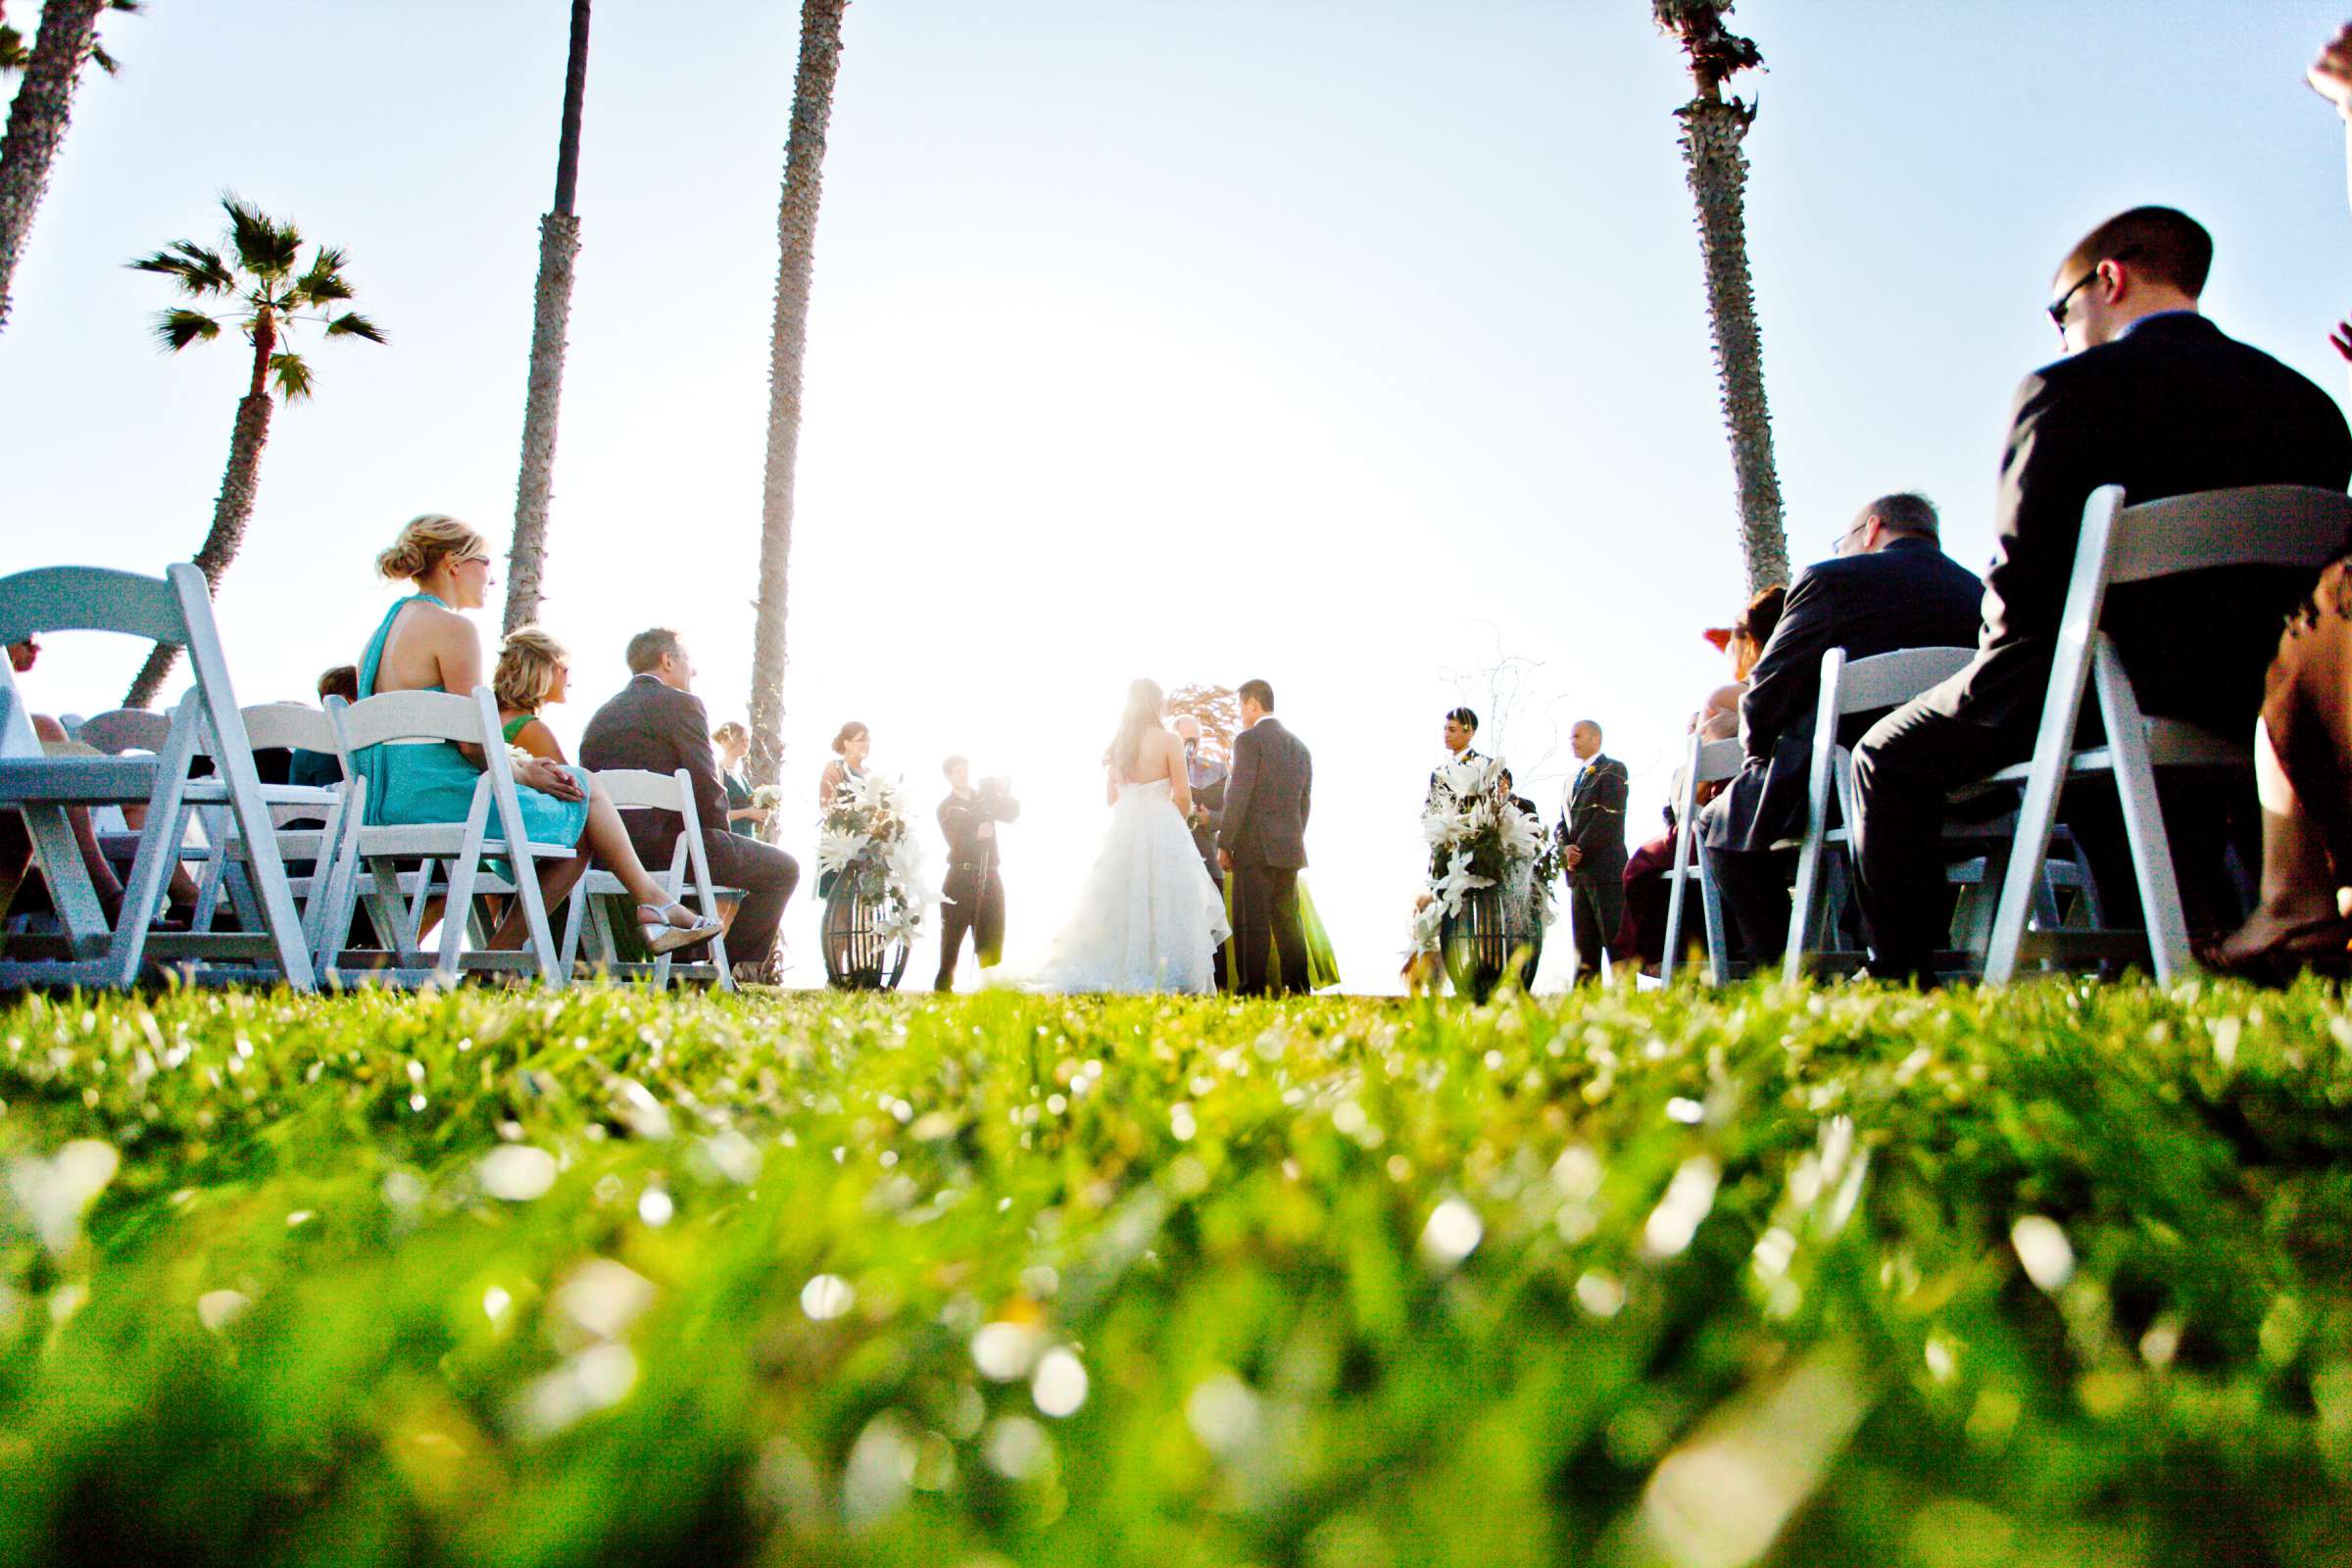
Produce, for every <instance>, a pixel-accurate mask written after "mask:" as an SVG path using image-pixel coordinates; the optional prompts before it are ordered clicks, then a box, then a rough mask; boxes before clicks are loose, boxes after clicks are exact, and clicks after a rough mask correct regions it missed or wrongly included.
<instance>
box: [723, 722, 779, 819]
mask: <svg viewBox="0 0 2352 1568" xmlns="http://www.w3.org/2000/svg"><path fill="white" fill-rule="evenodd" d="M711 745H712V746H714V747H716V748H718V781H719V782H720V783H721V784H723V785H725V786H726V788H727V828H728V830H729V831H730V832H734V833H740V834H742V835H743V836H744V837H745V838H747V839H756V838H758V837H759V836H760V829H761V828H763V827H765V826H766V825H767V818H768V815H769V812H768V809H767V808H766V807H764V806H760V805H759V804H757V803H756V802H755V801H754V799H753V797H752V783H751V780H749V779H747V778H745V777H744V776H743V760H744V759H745V758H746V757H749V756H750V755H751V752H752V732H751V731H750V730H748V729H746V728H745V727H744V726H743V725H741V724H739V723H737V722H736V721H735V720H733V719H731V718H730V719H728V720H727V721H726V722H725V723H724V724H721V725H719V726H718V728H716V729H714V730H712V731H711Z"/></svg>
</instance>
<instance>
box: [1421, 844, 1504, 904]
mask: <svg viewBox="0 0 2352 1568" xmlns="http://www.w3.org/2000/svg"><path fill="white" fill-rule="evenodd" d="M1494 885H1495V879H1494V878H1493V877H1491V876H1480V875H1478V874H1477V873H1476V872H1474V871H1472V870H1471V869H1470V857H1469V856H1467V855H1465V854H1463V853H1462V852H1461V851H1459V850H1456V851H1454V852H1453V858H1452V859H1451V860H1449V861H1447V862H1446V874H1445V875H1443V876H1441V877H1439V878H1437V879H1436V880H1435V881H1433V882H1432V883H1431V884H1430V889H1429V890H1430V891H1431V892H1432V893H1435V894H1436V895H1437V896H1438V902H1439V903H1441V904H1443V905H1444V906H1445V907H1446V913H1448V914H1459V913H1461V911H1462V896H1463V895H1464V894H1466V893H1469V892H1471V891H1473V890H1474V889H1477V888H1491V887H1493V886H1494Z"/></svg>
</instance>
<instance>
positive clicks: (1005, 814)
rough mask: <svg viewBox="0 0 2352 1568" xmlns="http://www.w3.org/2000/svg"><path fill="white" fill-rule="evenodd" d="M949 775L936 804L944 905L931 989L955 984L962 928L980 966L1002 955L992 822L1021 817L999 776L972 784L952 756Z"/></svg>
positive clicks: (968, 771)
mask: <svg viewBox="0 0 2352 1568" xmlns="http://www.w3.org/2000/svg"><path fill="white" fill-rule="evenodd" d="M940 770H941V771H942V772H944V773H946V774H947V776H948V798H947V799H946V800H944V801H942V802H940V803H939V830H940V832H941V833H942V834H944V835H945V836H946V837H947V841H948V876H947V881H946V882H945V883H943V884H942V885H941V887H940V892H941V893H942V894H943V895H944V896H945V897H946V899H947V901H948V902H947V905H946V907H944V908H943V909H942V910H941V911H940V921H939V977H938V979H937V980H936V981H935V982H934V983H933V986H932V989H933V990H935V991H953V990H955V989H956V958H957V957H958V956H961V955H962V952H963V937H964V933H965V932H967V931H968V932H970V933H971V935H972V948H973V951H974V952H975V953H977V954H978V955H979V957H980V967H981V968H983V969H993V968H995V967H996V966H997V960H998V959H999V958H1001V957H1003V956H1005V879H1004V877H1003V876H1002V875H1001V874H1000V872H1001V869H1002V866H1003V858H1002V848H1001V846H1000V844H999V842H998V839H997V824H998V823H999V822H1011V821H1015V820H1017V819H1018V818H1019V817H1020V814H1021V803H1020V802H1018V801H1016V800H1014V799H1013V798H1012V790H1011V787H1010V786H1009V785H1007V784H1006V783H1005V780H1003V779H1001V778H990V779H982V780H981V781H980V787H979V788H978V789H974V788H972V764H971V763H970V762H968V761H966V760H963V759H962V758H960V757H951V758H949V759H948V760H947V761H946V762H944V763H943V764H941V769H940Z"/></svg>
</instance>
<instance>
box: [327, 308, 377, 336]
mask: <svg viewBox="0 0 2352 1568" xmlns="http://www.w3.org/2000/svg"><path fill="white" fill-rule="evenodd" d="M326 335H327V336H328V337H364V338H366V339H367V340H368V342H370V343H388V342H390V341H391V339H389V338H387V337H385V336H384V329H383V328H382V327H380V326H378V325H376V324H375V323H374V322H373V321H370V320H369V319H368V318H366V317H365V316H362V315H361V314H360V313H359V312H357V311H346V312H344V313H343V314H342V315H341V316H338V317H336V318H335V319H333V320H331V321H329V322H327V323H326Z"/></svg>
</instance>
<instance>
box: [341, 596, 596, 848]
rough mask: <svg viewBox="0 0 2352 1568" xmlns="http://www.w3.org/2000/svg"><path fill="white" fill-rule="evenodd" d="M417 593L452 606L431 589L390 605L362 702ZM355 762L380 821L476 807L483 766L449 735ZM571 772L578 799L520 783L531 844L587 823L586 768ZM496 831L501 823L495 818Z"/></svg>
mask: <svg viewBox="0 0 2352 1568" xmlns="http://www.w3.org/2000/svg"><path fill="white" fill-rule="evenodd" d="M420 600H421V601H423V602H424V603H427V604H434V605H441V608H442V609H444V610H447V609H448V608H449V607H448V606H447V605H444V604H441V601H440V600H438V599H436V598H434V597H433V596H432V595H431V594H413V595H411V596H410V597H409V598H407V599H403V600H402V601H401V602H400V603H399V604H397V605H394V606H393V607H392V608H391V610H390V611H388V612H386V613H385V615H384V619H383V623H382V624H381V625H379V626H377V627H376V628H375V635H374V636H373V637H372V638H370V639H368V654H367V657H366V658H364V659H362V660H361V661H360V700H361V701H362V702H365V701H367V700H368V698H370V697H373V696H374V695H375V675H376V669H377V667H378V666H379V665H381V664H382V663H383V662H384V639H385V638H386V637H387V636H388V635H390V633H391V630H392V622H393V621H394V620H396V619H398V618H399V616H400V613H401V612H402V611H404V610H406V609H407V608H408V607H409V606H411V605H413V604H416V603H417V602H418V601H420ZM427 689H428V690H431V691H439V690H440V689H441V688H440V687H438V686H434V687H429V688H427ZM351 763H352V766H353V767H355V768H357V769H358V770H359V774H360V776H361V777H362V778H364V779H366V780H367V781H368V823H369V824H370V825H372V826H378V827H380V826H383V825H385V824H387V823H400V822H463V821H465V820H466V813H467V812H469V811H471V810H472V809H473V789H474V785H475V784H476V783H477V782H479V780H480V779H481V776H482V770H481V769H480V768H479V767H477V766H475V765H474V764H473V763H471V762H469V761H467V760H466V756H465V754H464V753H463V752H460V751H459V750H458V749H457V747H456V746H454V745H452V744H450V743H449V742H447V741H444V742H442V743H440V744H439V745H428V746H405V745H392V744H386V745H381V746H363V747H361V748H360V749H359V750H358V751H356V752H354V753H352V756H351ZM570 773H571V776H572V777H573V778H575V779H577V780H578V781H579V785H580V798H579V799H578V800H576V801H559V800H557V799H556V798H555V797H554V796H553V795H550V794H548V793H547V792H546V791H544V790H535V789H532V788H530V787H529V786H527V785H517V786H515V798H516V799H517V800H518V801H519V802H520V803H521V805H522V825H523V830H524V831H525V832H527V833H528V834H529V835H530V836H531V842H533V843H534V844H567V845H568V844H577V843H579V841H580V833H581V831H582V830H583V829H585V828H586V827H587V826H588V785H589V781H588V773H587V770H586V769H584V768H578V767H574V768H571V769H570ZM492 831H493V832H496V831H497V828H496V825H495V824H493V827H492Z"/></svg>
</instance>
